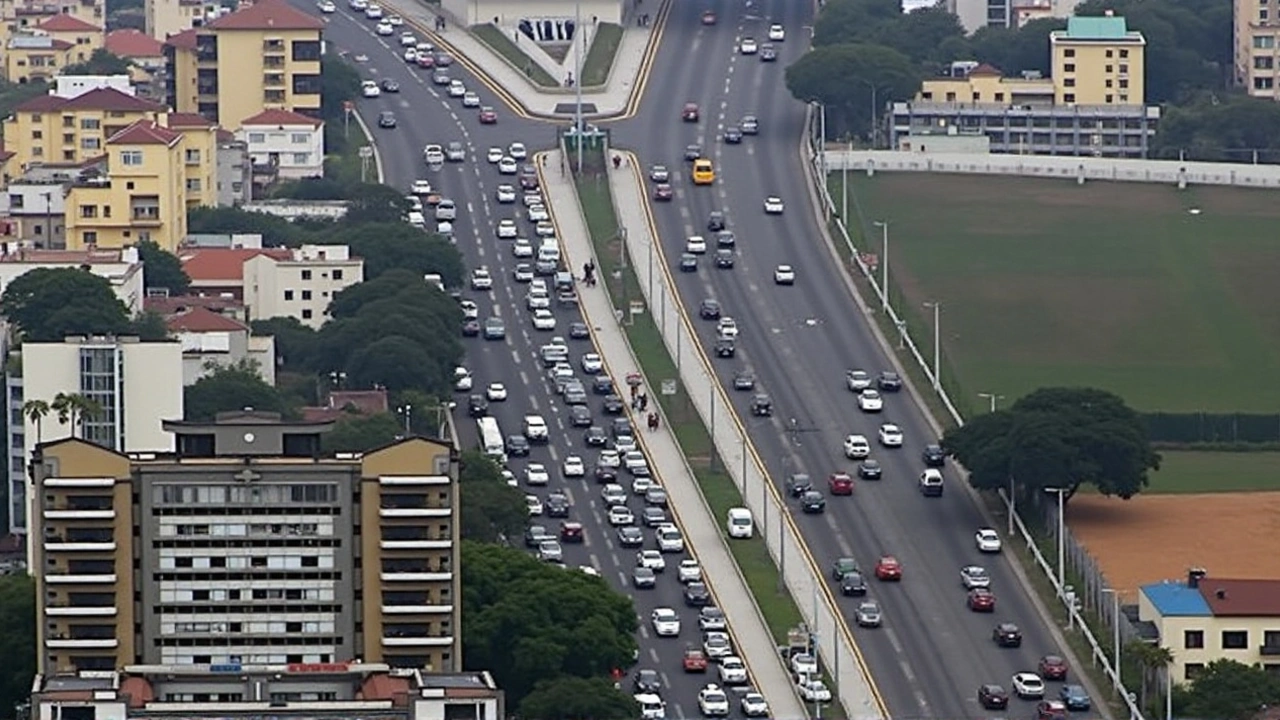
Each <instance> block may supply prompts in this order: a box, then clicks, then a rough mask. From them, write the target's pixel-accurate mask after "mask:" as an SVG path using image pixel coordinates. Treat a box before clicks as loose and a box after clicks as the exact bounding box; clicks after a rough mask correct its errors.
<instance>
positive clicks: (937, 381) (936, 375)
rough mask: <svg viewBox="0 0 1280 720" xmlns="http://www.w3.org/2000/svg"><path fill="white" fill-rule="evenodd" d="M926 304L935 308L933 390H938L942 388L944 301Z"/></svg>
mask: <svg viewBox="0 0 1280 720" xmlns="http://www.w3.org/2000/svg"><path fill="white" fill-rule="evenodd" d="M924 306H925V307H927V308H933V391H934V392H937V391H938V390H939V389H941V388H942V332H941V330H940V329H939V320H941V317H940V316H941V314H942V303H940V302H927V303H925V304H924Z"/></svg>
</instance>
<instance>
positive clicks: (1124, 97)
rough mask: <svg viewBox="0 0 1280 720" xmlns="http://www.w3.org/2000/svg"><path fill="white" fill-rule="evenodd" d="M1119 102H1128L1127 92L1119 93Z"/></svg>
mask: <svg viewBox="0 0 1280 720" xmlns="http://www.w3.org/2000/svg"><path fill="white" fill-rule="evenodd" d="M1120 102H1122V103H1127V102H1129V96H1128V94H1126V93H1120Z"/></svg>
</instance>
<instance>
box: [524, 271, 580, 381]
mask: <svg viewBox="0 0 1280 720" xmlns="http://www.w3.org/2000/svg"><path fill="white" fill-rule="evenodd" d="M524 305H525V307H526V308H528V309H530V310H546V309H548V308H550V307H551V296H550V295H548V294H547V291H546V290H543V289H541V288H535V287H531V288H529V292H528V294H526V295H525V296H524ZM568 374H569V375H572V374H573V370H572V369H570V370H568Z"/></svg>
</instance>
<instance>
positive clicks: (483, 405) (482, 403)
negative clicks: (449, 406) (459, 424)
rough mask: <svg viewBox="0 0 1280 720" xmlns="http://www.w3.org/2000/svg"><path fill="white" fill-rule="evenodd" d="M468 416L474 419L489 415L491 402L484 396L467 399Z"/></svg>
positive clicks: (473, 396)
mask: <svg viewBox="0 0 1280 720" xmlns="http://www.w3.org/2000/svg"><path fill="white" fill-rule="evenodd" d="M467 414H469V415H470V416H471V417H473V418H479V417H484V416H485V415H488V414H489V401H488V400H486V399H485V397H484V396H483V395H472V396H471V397H470V398H468V399H467Z"/></svg>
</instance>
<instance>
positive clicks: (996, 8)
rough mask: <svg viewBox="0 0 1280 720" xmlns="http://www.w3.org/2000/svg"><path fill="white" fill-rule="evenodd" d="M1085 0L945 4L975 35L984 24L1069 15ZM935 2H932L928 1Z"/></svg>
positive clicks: (1003, 24) (1019, 22)
mask: <svg viewBox="0 0 1280 720" xmlns="http://www.w3.org/2000/svg"><path fill="white" fill-rule="evenodd" d="M1081 1H1082V0H946V5H945V7H946V8H947V10H949V11H951V12H952V13H954V14H955V16H956V17H957V18H958V19H959V20H960V25H961V26H963V27H964V31H965V32H966V33H969V34H970V35H972V34H973V33H975V32H977V31H978V30H980V29H982V28H984V27H1001V28H1019V27H1022V26H1023V25H1026V24H1027V23H1028V22H1030V21H1032V20H1038V19H1041V18H1050V17H1056V18H1068V17H1071V15H1072V14H1074V13H1075V11H1076V6H1077V5H1079V4H1080V3H1081ZM928 5H932V3H928Z"/></svg>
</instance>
